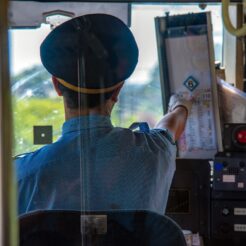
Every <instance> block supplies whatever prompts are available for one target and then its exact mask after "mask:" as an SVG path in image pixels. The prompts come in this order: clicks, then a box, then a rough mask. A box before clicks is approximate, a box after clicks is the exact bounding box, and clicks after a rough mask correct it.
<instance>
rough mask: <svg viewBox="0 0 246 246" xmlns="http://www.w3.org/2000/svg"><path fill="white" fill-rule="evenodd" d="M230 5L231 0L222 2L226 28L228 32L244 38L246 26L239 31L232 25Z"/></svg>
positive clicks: (245, 0) (245, 1)
mask: <svg viewBox="0 0 246 246" xmlns="http://www.w3.org/2000/svg"><path fill="white" fill-rule="evenodd" d="M244 3H246V0H244ZM229 4H230V0H222V18H223V23H224V26H225V28H226V29H227V31H228V32H229V33H231V34H232V35H234V36H237V37H243V36H245V35H246V25H243V27H241V28H238V29H237V28H235V27H234V26H233V25H232V23H231V19H230V15H229Z"/></svg>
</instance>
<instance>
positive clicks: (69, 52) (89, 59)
mask: <svg viewBox="0 0 246 246" xmlns="http://www.w3.org/2000/svg"><path fill="white" fill-rule="evenodd" d="M40 54H41V60H42V63H43V65H44V66H45V68H46V69H47V70H48V72H50V73H51V74H52V75H53V78H54V79H53V80H54V81H56V82H57V84H58V87H59V90H60V91H61V94H62V95H63V96H64V98H65V100H66V101H67V105H68V107H71V108H78V106H79V104H81V106H82V107H83V105H87V107H89V108H93V107H96V106H98V105H100V104H101V103H104V102H105V100H108V99H109V98H110V97H111V95H112V93H114V91H115V90H117V89H118V88H119V87H120V86H122V82H124V81H125V79H127V78H128V77H129V76H130V75H131V74H132V72H133V71H134V69H135V67H136V64H137V61H138V47H137V44H136V41H135V39H134V37H133V35H132V33H131V31H130V29H129V28H128V27H127V26H126V25H125V24H124V23H123V22H122V21H121V20H120V19H118V18H116V17H114V16H111V15H106V14H89V15H84V16H80V17H76V18H74V19H71V20H69V21H67V22H65V23H63V24H61V25H60V26H58V27H56V28H55V29H54V30H53V31H52V32H51V33H50V34H49V35H48V36H47V37H46V38H45V40H44V41H43V43H42V44H41V47H40Z"/></svg>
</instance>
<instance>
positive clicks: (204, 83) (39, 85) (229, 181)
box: [0, 0, 246, 246]
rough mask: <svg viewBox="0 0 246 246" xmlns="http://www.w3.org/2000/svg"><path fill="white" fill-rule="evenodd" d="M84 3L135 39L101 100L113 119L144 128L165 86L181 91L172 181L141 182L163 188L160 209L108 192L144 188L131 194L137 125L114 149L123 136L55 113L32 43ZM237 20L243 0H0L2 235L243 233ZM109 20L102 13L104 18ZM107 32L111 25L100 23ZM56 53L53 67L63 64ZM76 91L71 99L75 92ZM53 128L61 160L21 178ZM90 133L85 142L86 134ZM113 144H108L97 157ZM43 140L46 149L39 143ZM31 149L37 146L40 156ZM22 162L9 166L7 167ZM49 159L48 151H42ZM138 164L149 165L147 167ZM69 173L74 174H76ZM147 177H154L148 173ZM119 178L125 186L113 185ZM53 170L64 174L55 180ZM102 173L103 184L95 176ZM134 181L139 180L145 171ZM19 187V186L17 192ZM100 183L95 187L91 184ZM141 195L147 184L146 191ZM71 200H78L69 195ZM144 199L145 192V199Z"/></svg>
mask: <svg viewBox="0 0 246 246" xmlns="http://www.w3.org/2000/svg"><path fill="white" fill-rule="evenodd" d="M94 14H103V15H107V16H109V15H110V16H113V17H114V18H116V17H117V18H118V19H119V21H120V23H123V25H124V26H126V27H127V28H129V30H130V31H131V33H132V34H133V36H134V38H135V41H136V43H137V46H138V52H139V55H138V62H137V65H136V67H135V69H134V71H133V72H132V74H131V76H130V77H129V78H127V79H126V81H125V83H124V86H123V87H122V89H121V92H120V94H119V95H118V97H117V103H116V104H115V106H114V109H113V111H112V114H111V122H112V125H113V126H114V127H115V129H127V130H125V131H132V132H135V131H136V132H144V133H149V132H150V131H151V130H152V129H155V125H156V123H157V122H158V121H159V120H160V119H161V117H162V116H163V115H165V114H166V113H168V112H169V99H170V97H171V96H172V95H173V94H176V95H178V97H179V98H181V99H184V100H191V101H192V108H191V111H190V113H189V116H188V118H187V123H186V127H185V129H184V132H183V134H182V135H181V137H180V138H179V139H178V140H177V141H176V142H175V143H173V145H175V146H176V149H177V153H176V155H175V163H176V164H175V165H176V167H175V172H174V175H173V176H171V177H170V187H168V188H167V189H162V188H161V187H159V183H158V184H157V183H156V186H155V189H156V191H151V192H157V194H158V192H160V194H159V195H158V196H156V199H157V200H158V199H162V197H165V196H163V194H162V193H163V192H166V199H167V200H166V205H165V209H164V211H163V212H156V211H155V210H153V209H151V208H150V209H148V208H147V209H146V207H144V204H143V206H140V207H139V208H138V207H137V206H136V207H134V205H131V204H130V202H129V203H128V202H127V201H126V200H124V199H123V198H119V196H121V194H122V192H123V193H127V194H126V195H125V197H126V198H125V199H128V198H129V200H131V199H132V198H131V197H132V196H135V197H137V198H138V199H140V198H139V197H141V196H142V197H145V195H144V192H143V194H137V191H138V188H136V187H135V186H137V184H138V182H137V181H136V180H137V179H140V180H141V179H143V178H145V176H143V177H142V176H141V173H142V172H141V168H140V167H139V166H141V165H140V164H141V162H142V163H145V162H146V159H147V160H148V158H149V159H150V160H151V158H152V157H148V156H145V157H144V156H142V157H141V158H139V157H138V158H137V157H136V156H140V154H139V153H144V152H143V151H144V147H142V146H140V144H139V143H138V142H137V141H138V140H139V139H138V140H137V138H136V145H138V147H139V149H138V150H137V151H138V152H139V153H136V154H135V153H133V152H131V150H129V151H128V150H127V151H126V152H124V151H123V150H125V147H124V146H127V145H129V146H131V143H130V142H128V140H127V138H125V139H124V138H119V139H116V140H114V142H117V146H122V149H121V148H120V147H119V148H118V149H117V151H115V149H112V148H111V145H110V143H111V142H109V140H108V138H106V137H105V138H104V139H103V141H100V140H98V141H96V142H95V143H94V139H95V138H97V135H96V133H95V132H94V131H93V129H94V128H95V126H94V125H93V124H95V122H94V121H93V123H92V121H91V119H90V120H85V123H81V122H80V121H79V124H85V125H86V126H84V128H83V129H82V132H83V134H84V135H83V134H82V133H81V129H80V130H79V131H80V133H81V134H82V135H83V136H86V137H81V136H82V135H81V136H80V137H79V138H78V139H77V138H76V141H75V140H73V139H75V133H73V132H72V130H70V132H69V134H70V135H68V130H67V129H68V127H70V129H72V127H73V129H77V128H78V126H77V125H76V124H75V121H69V122H70V123H69V124H70V125H69V126H68V124H67V125H66V126H65V124H66V123H64V122H65V121H67V112H66V110H65V111H64V104H63V99H62V97H60V96H58V95H59V93H57V88H56V86H54V85H55V83H54V74H52V75H51V72H50V71H49V70H48V71H47V66H46V65H44V62H43V58H42V48H40V46H41V47H43V46H44V45H43V46H42V44H43V43H44V41H45V40H46V37H49V36H50V34H51V33H53V32H55V31H56V30H59V27H60V26H62V25H63V24H64V23H68V22H71V21H72V20H75V19H76V18H77V17H79V16H87V15H91V16H93V15H94ZM245 23H246V1H245V0H231V1H229V0H209V1H206V0H201V1H196V0H141V1H138V0H131V1H124V0H109V1H105V0H97V1H94V0H93V1H90V0H87V1H83V0H71V1H70V0H67V1H65V0H63V1H59V0H53V1H49V0H39V1H35V0H33V1H26V0H1V2H0V140H1V141H0V197H1V199H0V222H1V223H0V245H2V246H18V245H20V246H31V245H32V246H44V245H47V246H49V245H57V246H68V245H69V246H77V245H85V246H86V245H90V246H92V245H93V246H94V245H95V246H96V245H98V246H99V245H100V246H104V245H105V246H108V245H112V246H113V245H115V246H116V245H117V246H120V245H122V246H123V245H135V246H138V245H139V246H141V245H145V246H159V245H160V246H161V245H165V246H185V245H188V246H192V245H193V246H215V245H216V246H222V245H223V246H245V245H246V24H245ZM85 24H86V25H85V29H86V28H88V29H90V28H91V26H92V23H90V22H89V24H88V23H87V22H86V21H85ZM98 25H99V24H98ZM99 26H100V25H99ZM82 27H83V25H82ZM103 28H104V27H103ZM110 28H111V26H110V24H108V27H105V29H109V30H110ZM82 29H83V28H82ZM77 30H79V29H77ZM86 30H87V29H86ZM82 32H83V31H82ZM107 32H109V31H108V30H107ZM112 33H117V30H115V29H112ZM63 34H64V37H62V38H61V39H60V41H59V42H57V45H58V46H59V45H60V44H59V43H63V42H68V41H67V40H69V42H73V38H72V35H73V34H69V35H71V36H68V38H67V40H66V37H65V34H66V33H63ZM83 35H84V36H85V39H86V41H88V43H89V45H88V47H89V49H90V50H92V53H94V54H97V56H98V57H99V58H98V59H99V60H100V59H101V58H100V57H104V56H106V57H107V56H108V54H107V51H105V49H104V47H103V45H102V44H101V43H100V40H99V41H98V37H97V36H96V35H92V34H90V32H89V36H88V35H87V34H84V33H83ZM86 35H87V36H86ZM113 38H114V36H112V39H113ZM123 38H124V37H123ZM115 39H117V38H115ZM83 42H84V41H82V43H83ZM110 42H111V41H108V43H110ZM83 45H84V43H83ZM75 49H77V48H76V47H75V48H74V47H72V48H71V50H72V51H71V50H70V51H69V52H75V53H76V51H74V50H75ZM66 52H67V51H66ZM77 53H78V54H79V58H78V63H77V70H76V71H77V74H76V75H75V77H77V78H76V79H78V81H80V82H81V81H82V82H81V83H82V84H83V80H84V78H85V77H86V73H87V70H86V66H84V56H85V54H84V53H83V52H81V51H78V52H77ZM77 53H76V54H77ZM53 56H56V53H55V52H54V53H52V52H50V54H49V57H51V58H50V59H52V57H53ZM59 59H60V60H58V61H57V64H58V63H59V64H60V63H61V64H62V63H63V61H62V59H63V57H62V56H59ZM64 59H65V58H64ZM67 60H68V59H66V62H67ZM63 65H64V64H63ZM68 66H69V65H68ZM68 66H67V68H66V67H65V66H63V69H64V70H66V69H68V70H69V68H68ZM99 66H100V65H98V67H99ZM98 71H100V68H99V70H98ZM59 81H60V80H59ZM62 81H63V80H62ZM61 83H62V82H61ZM63 83H66V81H63ZM54 87H55V89H56V90H55V89H54ZM70 87H71V86H70ZM82 89H83V88H82ZM58 91H59V90H58ZM82 93H83V92H82ZM77 94H78V100H79V102H80V96H79V95H80V93H77ZM100 100H101V99H100ZM79 107H80V106H79ZM81 107H82V109H81V110H82V111H81V112H84V111H83V110H84V108H83V105H82V106H81ZM82 117H83V116H82ZM93 117H94V116H92V118H93ZM101 121H102V122H99V123H98V124H99V128H100V129H101V130H100V131H99V133H98V134H99V135H100V134H102V131H103V129H104V128H103V127H104V125H103V124H106V123H105V122H104V121H105V119H104V118H102V119H101ZM65 127H66V128H65ZM76 127H77V128H76ZM88 129H89V130H88ZM91 129H92V130H91ZM73 131H74V132H75V130H73ZM118 131H119V130H118ZM111 135H112V134H111ZM100 136H101V135H100ZM117 136H118V135H115V138H116V137H117ZM168 136H169V135H168ZM64 137H66V138H67V139H69V141H71V146H72V147H71V148H70V147H69V148H70V151H72V152H71V158H70V159H69V158H68V157H66V158H67V159H66V161H63V164H62V165H63V167H65V165H66V167H67V170H65V172H64V171H63V172H60V171H59V170H58V169H59V168H57V167H56V168H55V167H54V168H53V167H51V168H50V169H49V178H45V179H43V176H42V175H44V172H43V173H42V175H41V174H40V175H39V176H38V175H37V176H35V177H36V178H34V179H33V178H30V179H29V181H28V182H29V183H28V182H26V183H21V182H20V181H19V180H21V178H20V177H24V174H25V175H26V176H25V177H28V176H30V177H31V175H32V173H33V172H35V171H36V169H37V168H36V167H37V166H38V165H39V162H38V161H33V165H32V158H34V157H33V156H34V155H37V154H38V155H39V156H42V152H44V151H46V150H47V148H49V146H61V142H62V138H64ZM111 137H112V136H111ZM167 138H168V137H167ZM67 141H68V140H67ZM139 141H140V140H139ZM170 141H171V140H170ZM92 143H93V144H94V145H95V146H96V147H95V148H98V149H97V150H94V149H93V148H94V147H91V146H94V145H92ZM118 143H120V144H118ZM47 146H48V147H47ZM57 148H58V147H57ZM59 148H60V147H59ZM126 149H127V148H126ZM75 151H77V152H78V156H77V157H76V158H75V157H74V152H75ZM93 151H94V152H93ZM112 151H115V153H114V154H113V157H110V158H111V159H109V157H108V156H112V155H111V154H112V153H111V152H112ZM141 151H142V152H141ZM63 152H64V153H62V152H60V155H61V156H59V154H58V155H57V158H60V159H62V158H63V157H62V155H63V154H64V155H68V154H67V153H68V149H67V148H65V149H64V150H63ZM33 153H34V154H33ZM47 153H51V155H53V152H51V151H50V152H48V151H47ZM91 153H94V154H93V155H92V154H91ZM46 155H47V154H46ZM88 155H89V157H88ZM98 156H100V158H101V159H102V160H103V159H104V160H105V162H106V163H107V162H111V163H114V165H115V166H117V163H121V162H122V161H124V160H129V161H133V160H134V161H135V163H136V168H134V171H132V172H131V171H130V170H128V171H129V172H125V170H123V169H122V171H121V169H120V168H117V167H114V166H113V168H110V166H112V165H109V166H107V165H106V164H105V165H106V166H100V165H98V163H97V160H98V158H99V157H98ZM23 158H24V159H25V160H27V161H28V164H29V165H27V164H26V163H25V162H24V161H22V160H23ZM42 158H43V157H39V159H38V160H39V161H40V163H41V162H42ZM52 158H53V157H52ZM33 160H34V159H33ZM139 160H140V161H139ZM34 162H35V163H34ZM137 162H139V163H137ZM20 163H21V165H22V166H21V168H20V167H17V165H20ZM47 163H48V164H47V165H50V166H52V165H53V164H52V163H53V161H50V163H49V162H47ZM64 163H65V164H64ZM75 163H76V168H75V166H74V165H75ZM69 164H70V165H69ZM72 164H73V165H72ZM150 164H151V165H153V164H154V163H150ZM97 165H98V166H97ZM126 165H128V164H126ZM163 165H164V166H165V165H166V164H165V163H163ZM89 167H90V168H89ZM91 167H93V168H94V169H95V170H96V171H95V173H94V172H93V173H92V171H91ZM72 169H74V170H73V171H72ZM135 169H136V170H135ZM138 169H139V170H138ZM148 170H149V171H148V172H149V174H148V175H151V174H152V171H151V168H150V169H148ZM138 171H139V175H138ZM37 172H39V171H37ZM40 173H41V171H40ZM75 174H78V176H79V177H80V178H79V179H78V180H79V181H78V180H77V179H76V181H75V178H74V177H75V176H74V175H75ZM66 175H67V176H68V177H69V179H67V178H66V177H65V176H66ZM101 175H102V176H107V177H108V181H107V182H104V183H102V182H101ZM156 175H157V174H156ZM47 177H48V176H47ZM157 177H158V179H161V177H160V174H159V176H158V175H157ZM167 179H168V178H167ZM40 180H41V181H40ZM54 180H55V181H54ZM68 180H70V181H71V180H72V181H74V182H68ZM118 180H120V182H121V184H124V185H125V186H126V187H127V188H124V189H123V188H119V187H116V186H117V182H118ZM135 181H136V182H135ZM59 182H60V183H61V184H62V186H59V187H60V188H59V189H57V190H56V189H54V184H56V183H59ZM146 182H147V181H146ZM102 184H104V185H105V187H99V186H102ZM160 184H165V182H160ZM143 186H144V187H145V189H146V191H147V190H150V189H149V187H147V186H148V183H146V185H143ZM33 187H35V189H33ZM24 188H25V190H26V192H27V193H26V194H29V196H30V197H31V198H27V196H28V195H25V192H23V189H24ZM98 188H100V189H101V190H103V192H101V193H98V192H97V191H96V189H98ZM32 189H33V190H32ZM134 189H135V190H136V193H134V192H135V190H134ZM20 190H21V192H20ZM75 190H76V192H75ZM141 191H142V189H141ZM151 192H150V193H151ZM37 193H39V195H37ZM60 193H63V195H60ZM47 194H48V198H47V197H46V195H47ZM97 196H98V197H100V196H106V197H108V199H111V200H112V202H111V205H110V206H109V207H108V208H107V206H105V205H104V204H100V201H104V199H101V198H98V197H97ZM153 197H154V196H151V195H150V196H149V199H154V198H153ZM158 197H159V198H158ZM28 199H29V200H28ZM35 199H37V200H35ZM55 199H57V200H55ZM100 199H101V200H100ZM144 199H145V198H143V199H142V200H143V201H145V200H144ZM75 200H76V201H77V200H78V201H79V205H78V206H73V205H71V206H70V205H69V204H72V203H73V201H75ZM23 201H25V202H23ZM118 201H121V202H122V204H123V206H120V205H119V204H118ZM131 201H132V200H131ZM133 201H134V199H133ZM22 203H23V204H24V203H25V208H24V205H23V206H22V205H20V204H22ZM38 204H39V205H38ZM52 204H59V205H57V206H53V205H52ZM60 204H65V205H64V207H63V206H60ZM67 204H68V205H67ZM129 204H130V205H129ZM151 204H154V205H153V206H155V204H157V201H151ZM36 205H37V207H35V206H36ZM69 206H70V208H69ZM128 207H129V209H128Z"/></svg>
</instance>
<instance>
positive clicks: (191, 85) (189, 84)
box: [184, 76, 199, 91]
mask: <svg viewBox="0 0 246 246" xmlns="http://www.w3.org/2000/svg"><path fill="white" fill-rule="evenodd" d="M198 85H199V82H198V81H197V80H196V79H195V78H193V77H192V76H189V77H188V79H186V80H185V82H184V86H185V87H186V88H187V89H188V90H189V91H194V90H195V89H196V87H197V86H198Z"/></svg>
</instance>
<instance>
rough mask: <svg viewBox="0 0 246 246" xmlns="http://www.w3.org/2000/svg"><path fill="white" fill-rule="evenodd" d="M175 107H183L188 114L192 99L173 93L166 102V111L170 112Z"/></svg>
mask: <svg viewBox="0 0 246 246" xmlns="http://www.w3.org/2000/svg"><path fill="white" fill-rule="evenodd" d="M177 107H183V108H185V109H186V110H187V113H188V115H189V114H190V111H191V107H192V101H191V100H186V99H183V98H180V97H179V96H178V95H176V94H173V95H172V96H171V97H170V100H169V103H168V112H172V111H173V110H174V109H176V108H177Z"/></svg>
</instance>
